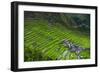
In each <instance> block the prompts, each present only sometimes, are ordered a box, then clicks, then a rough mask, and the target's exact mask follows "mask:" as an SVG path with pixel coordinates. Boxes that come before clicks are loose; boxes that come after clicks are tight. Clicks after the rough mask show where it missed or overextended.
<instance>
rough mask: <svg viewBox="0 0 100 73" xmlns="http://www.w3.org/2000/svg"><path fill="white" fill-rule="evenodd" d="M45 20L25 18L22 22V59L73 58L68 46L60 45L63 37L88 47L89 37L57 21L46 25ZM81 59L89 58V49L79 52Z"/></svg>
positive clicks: (73, 54)
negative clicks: (23, 22)
mask: <svg viewBox="0 0 100 73" xmlns="http://www.w3.org/2000/svg"><path fill="white" fill-rule="evenodd" d="M48 24H49V23H48V21H46V20H25V24H24V61H47V60H75V59H77V56H76V54H75V53H73V52H72V53H69V54H68V55H67V56H66V52H68V47H65V46H63V45H61V48H60V49H59V46H60V44H59V43H60V42H61V41H62V40H63V39H68V40H69V41H70V42H72V43H74V44H76V45H79V46H81V47H83V48H90V37H89V36H88V35H87V34H85V33H82V32H80V31H78V30H75V29H68V28H67V27H65V26H63V25H62V24H59V23H52V24H54V25H48ZM80 55H81V56H82V59H89V58H90V50H86V51H82V52H81V53H80Z"/></svg>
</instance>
